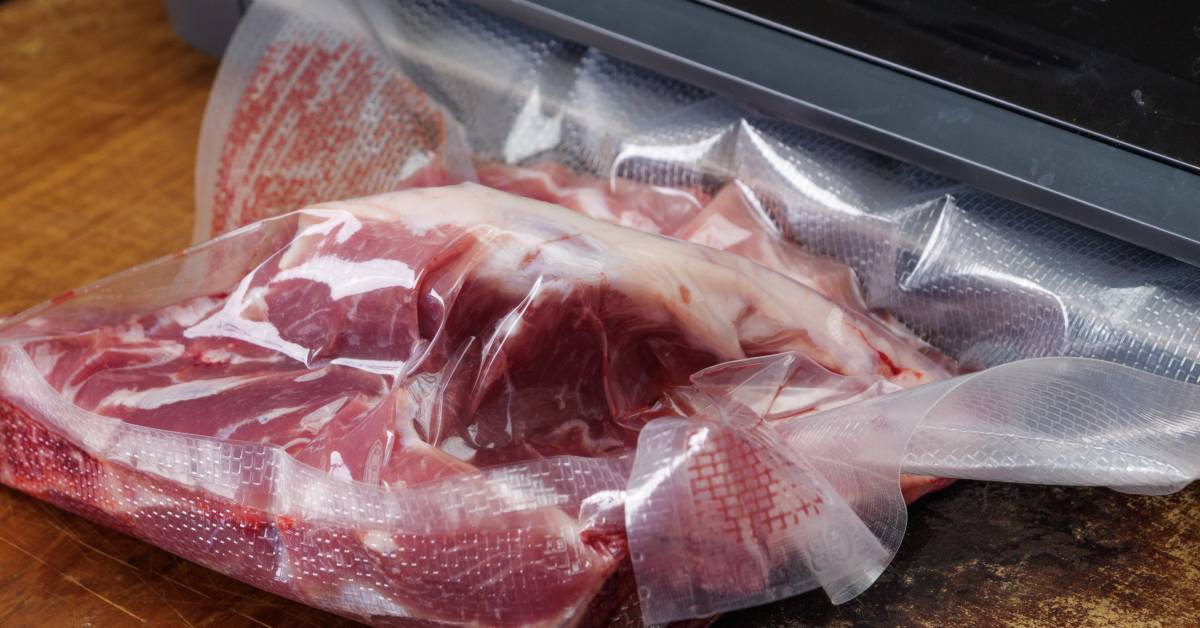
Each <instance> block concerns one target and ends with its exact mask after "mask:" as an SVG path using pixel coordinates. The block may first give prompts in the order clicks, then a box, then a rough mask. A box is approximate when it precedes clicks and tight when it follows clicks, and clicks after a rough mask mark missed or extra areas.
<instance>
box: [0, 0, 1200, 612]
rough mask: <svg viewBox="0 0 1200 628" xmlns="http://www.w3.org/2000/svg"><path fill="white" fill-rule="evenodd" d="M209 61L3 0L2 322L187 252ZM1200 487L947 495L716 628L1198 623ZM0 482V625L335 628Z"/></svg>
mask: <svg viewBox="0 0 1200 628" xmlns="http://www.w3.org/2000/svg"><path fill="white" fill-rule="evenodd" d="M216 67H217V64H216V62H215V61H214V60H212V59H210V58H207V57H205V56H203V55H202V54H200V53H198V52H195V51H193V50H190V49H189V48H187V47H186V46H185V45H184V44H183V43H182V42H181V41H179V40H178V39H177V38H176V37H175V36H174V35H173V34H172V32H171V31H170V28H169V26H168V24H167V22H166V16H165V14H164V12H163V8H162V5H161V3H160V2H158V1H156V0H138V1H136V2H119V1H118V0H89V1H88V2H80V1H78V0H75V1H67V0H7V1H4V0H0V234H2V235H0V315H6V314H10V313H13V312H16V311H19V310H21V309H23V308H25V307H28V306H30V305H33V304H35V303H37V302H39V301H42V300H44V299H48V298H50V297H52V296H54V295H56V294H59V293H62V292H64V291H66V290H68V289H71V288H74V287H77V286H80V285H83V284H86V283H89V282H91V281H93V280H95V279H98V278H100V277H103V276H105V275H108V274H110V273H113V272H116V271H119V270H122V269H124V268H127V267H129V266H131V265H133V264H136V263H139V262H144V261H147V260H149V259H152V258H154V257H157V256H159V255H164V254H167V253H170V252H173V251H176V250H178V249H180V248H182V247H184V246H186V245H187V244H188V239H189V237H190V234H191V225H192V218H191V215H192V179H193V173H192V171H193V166H194V163H195V148H196V137H197V134H198V133H199V129H200V119H201V116H202V114H203V109H204V102H205V98H206V96H207V93H208V89H209V86H210V84H211V82H212V79H213V77H214V75H215V72H216ZM1197 600H1200V490H1197V489H1196V488H1193V489H1190V490H1188V491H1185V492H1184V493H1182V494H1180V495H1176V496H1172V497H1167V498H1145V497H1128V496H1123V495H1119V494H1117V493H1113V492H1110V491H1091V490H1066V489H1054V488H1040V487H1013V486H1002V485H992V484H980V483H971V484H967V483H964V484H960V485H958V486H955V487H952V488H950V489H949V490H947V491H945V492H944V493H942V494H940V495H935V496H933V497H931V498H929V499H928V500H926V501H925V502H923V503H921V504H918V505H917V506H915V507H914V508H913V509H912V511H911V517H910V528H909V533H908V538H907V540H906V541H905V544H904V546H903V547H902V549H901V552H900V556H899V557H898V558H897V560H896V562H895V563H894V564H893V566H892V568H891V569H889V570H888V572H887V573H885V574H884V576H883V577H882V578H881V580H880V582H879V583H878V584H877V585H876V586H875V587H873V588H872V589H870V590H869V591H868V592H867V593H866V594H864V595H863V596H861V597H860V598H858V599H857V600H855V601H853V602H851V603H850V604H847V605H844V606H841V607H832V606H830V605H829V603H828V602H827V601H825V599H824V598H823V597H822V596H821V594H819V593H814V594H809V595H805V596H800V597H798V598H794V599H792V600H787V601H784V602H781V603H778V604H775V605H771V606H767V607H763V608H760V609H753V610H750V611H743V612H742V613H737V614H733V615H730V616H727V617H726V618H725V619H723V620H722V622H721V623H722V624H723V625H728V626H734V625H747V624H752V625H771V626H793V625H795V626H800V625H813V624H817V625H826V624H829V625H850V624H859V623H868V624H884V625H891V624H928V625H958V624H994V623H1001V622H1004V623H1019V624H1027V625H1077V624H1096V625H1103V624H1111V623H1117V622H1120V623H1128V624H1144V625H1155V624H1164V625H1200V604H1198V602H1197ZM338 624H342V625H349V624H350V622H346V621H344V620H340V619H338V618H335V617H333V616H331V615H328V614H325V613H322V612H320V611H316V610H313V609H309V608H306V607H304V606H301V605H298V604H295V603H292V602H289V601H287V600H283V599H281V598H278V597H275V596H273V595H269V594H266V593H262V592H260V591H257V590H256V589H253V588H251V587H248V586H246V585H243V584H241V583H238V582H236V581H234V580H231V579H229V578H225V577H224V576H221V575H219V574H216V573H214V572H211V571H209V570H207V569H204V568H202V567H199V566H196V565H194V564H192V563H189V562H187V561H183V560H180V559H178V558H176V557H174V556H172V555H170V554H167V553H166V552H162V551H160V550H157V549H155V548H153V547H151V546H149V545H146V544H144V543H141V542H139V541H136V540H134V539H131V538H129V537H126V536H123V535H121V534H117V533H115V532H111V531H109V530H106V529H104V528H101V527H99V526H96V525H93V524H91V523H89V522H88V521H86V520H84V519H82V518H79V517H76V516H74V515H71V514H68V513H66V512H64V511H61V510H58V509H56V508H53V507H51V506H47V505H45V504H43V503H41V502H38V501H36V500H33V499H31V498H29V497H26V496H24V495H21V494H19V493H17V492H15V491H12V490H9V489H6V488H0V626H97V627H107V626H140V625H151V626H172V625H178V626H208V625H218V626H221V628H231V627H234V626H264V625H265V626H305V625H313V626H331V625H338Z"/></svg>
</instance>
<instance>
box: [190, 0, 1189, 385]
mask: <svg viewBox="0 0 1200 628" xmlns="http://www.w3.org/2000/svg"><path fill="white" fill-rule="evenodd" d="M258 4H259V6H257V7H256V8H255V9H254V11H252V12H251V13H250V15H248V16H247V19H246V23H245V25H243V27H242V31H241V34H240V35H239V36H238V38H237V40H236V41H235V42H234V43H233V46H232V47H231V48H230V50H229V51H228V52H227V55H226V61H225V63H224V65H223V67H222V70H221V75H220V77H219V78H218V81H217V85H216V87H215V91H214V96H213V99H212V102H211V103H210V106H209V110H208V114H207V119H206V122H205V128H204V133H203V137H202V140H201V151H200V162H199V164H198V174H199V181H198V183H199V185H198V187H197V203H198V208H199V210H198V220H197V229H198V231H197V233H198V236H199V238H200V239H203V238H207V237H209V236H210V235H211V234H214V233H219V232H220V231H222V230H224V229H225V228H228V227H230V226H236V225H237V224H242V223H243V222H245V221H247V220H253V219H256V218H259V217H262V216H265V215H272V214H274V213H279V212H282V211H291V210H293V209H297V208H299V207H302V206H304V205H306V204H311V203H314V202H320V201H324V200H328V199H329V198H343V197H348V196H353V195H357V194H361V193H367V192H379V191H383V190H387V189H394V188H396V187H399V186H404V185H410V184H419V180H416V179H406V175H407V174H408V171H409V170H411V169H412V168H413V166H409V165H406V164H407V163H408V161H406V160H404V159H395V158H386V159H374V158H373V157H374V156H376V155H379V154H380V151H381V150H385V149H386V150H388V151H391V154H402V155H416V157H413V159H412V160H411V161H415V162H419V163H421V164H425V165H426V166H427V167H428V168H431V169H432V170H426V171H423V172H422V176H423V177H424V178H425V179H426V180H434V181H438V182H457V181H462V180H478V181H480V182H482V183H484V184H486V185H491V186H493V187H498V188H501V189H505V190H507V191H510V192H514V193H517V194H522V195H528V196H532V197H534V198H539V199H540V200H548V201H553V202H559V203H562V204H565V205H567V206H570V207H573V208H576V209H578V210H580V211H583V212H585V213H588V214H589V215H592V216H594V217H600V218H605V219H609V220H612V221H615V222H618V223H620V224H625V225H627V226H634V227H638V228H642V229H647V230H651V231H655V232H660V233H667V234H670V235H676V236H678V237H683V238H685V239H690V240H693V241H697V242H700V243H702V244H706V245H708V246H716V247H717V248H724V249H727V250H733V251H735V252H738V253H740V254H743V255H748V256H749V257H750V258H751V259H754V260H755V261H759V262H760V263H764V264H765V265H767V266H768V267H771V268H774V269H776V270H780V271H782V272H784V273H785V274H789V275H791V276H793V278H797V279H800V280H802V281H804V280H808V281H809V283H810V285H813V286H814V287H818V288H820V289H821V290H822V291H823V292H824V293H825V294H827V295H828V296H831V297H833V298H838V296H839V294H840V293H839V290H842V289H843V288H842V287H841V286H844V285H853V284H857V285H856V286H855V288H854V289H853V290H854V291H855V292H861V298H862V299H863V300H864V304H865V307H866V308H868V309H870V310H872V311H875V312H877V313H881V314H883V315H886V316H894V317H896V318H897V319H898V320H899V321H901V322H903V324H904V325H906V326H907V327H909V328H910V329H912V330H914V331H916V332H917V333H918V335H920V336H921V337H922V338H924V339H926V340H927V341H929V342H930V343H932V344H933V345H934V346H936V347H937V348H938V349H939V350H940V351H941V352H943V353H945V354H947V355H949V356H951V357H953V358H955V359H956V360H958V361H959V363H960V364H962V365H963V367H964V368H967V369H969V370H975V369H979V368H985V367H988V366H995V365H998V364H1003V363H1005V362H1009V361H1012V360H1016V359H1021V358H1032V357H1042V356H1055V355H1068V356H1079V357H1091V358H1097V359H1101V360H1107V361H1112V362H1116V363H1118V364H1125V365H1127V366H1132V367H1135V368H1139V369H1142V370H1145V371H1147V372H1151V373H1156V374H1159V375H1164V376H1167V377H1171V378H1173V379H1178V380H1182V381H1188V382H1196V381H1200V366H1198V365H1197V360H1198V359H1200V324H1198V323H1197V322H1196V315H1195V313H1196V312H1197V311H1200V270H1197V269H1196V268H1195V267H1192V266H1189V265H1187V264H1184V263H1182V262H1177V261H1175V260H1171V259H1169V258H1165V257H1162V256H1159V255H1156V254H1154V253H1151V252H1149V251H1146V250H1143V249H1140V248H1138V247H1135V246H1132V245H1129V244H1127V243H1124V242H1121V241H1119V240H1116V239H1114V238H1110V237H1107V236H1104V235H1101V234H1098V233H1095V232H1092V231H1089V230H1087V229H1084V228H1082V227H1078V226H1076V225H1073V224H1070V223H1067V222H1065V221H1062V220H1059V219H1056V218H1053V217H1050V216H1048V215H1046V214H1043V213H1041V212H1037V211H1034V210H1031V209H1029V208H1026V207H1022V206H1020V205H1017V204H1015V203H1012V202H1009V201H1005V200H1003V199H1000V198H996V197H994V196H990V195H988V194H985V193H982V192H979V191H977V190H974V189H971V188H969V187H966V186H962V185H959V184H956V183H955V182H953V181H948V180H946V179H944V178H942V177H939V176H937V175H934V174H931V173H929V172H926V171H923V170H921V169H919V168H915V167H913V166H910V165H907V164H904V163H900V162H897V161H895V160H892V159H889V158H886V157H883V156H880V155H877V154H873V153H871V152H870V151H866V150H863V149H860V148H857V147H855V146H852V145H850V144H847V143H844V142H841V141H838V140H836V139H833V138H830V137H828V136H824V135H821V134H817V133H814V132H811V131H808V130H805V129H803V128H800V127H797V126H795V125H791V124H788V123H786V122H781V121H778V120H773V119H770V118H768V117H765V116H761V115H757V114H755V113H754V112H752V111H748V110H746V109H744V108H742V107H740V106H738V105H737V104H736V103H731V102H728V101H726V100H724V99H722V98H720V97H718V96H714V95H713V94H710V93H708V92H705V91H703V90H700V89H697V88H695V87H692V86H689V85H687V84H684V83H681V82H679V81H676V80H673V79H670V78H667V77H663V76H660V75H657V74H654V73H651V72H648V71H646V70H644V69H641V68H638V67H637V66H634V65H631V64H628V63H624V62H622V61H619V60H616V59H613V58H611V57H608V56H606V55H604V54H602V53H599V52H597V51H596V50H594V49H590V48H587V47H585V46H581V45H579V44H576V43H573V42H569V41H564V40H560V39H556V38H554V37H552V36H549V35H546V34H544V33H540V32H538V31H535V30H532V29H529V28H526V27H523V26H520V25H517V24H515V23H513V22H511V21H508V20H504V19H501V18H498V17H494V16H492V15H490V14H488V13H487V12H486V11H483V10H481V9H479V8H477V7H474V6H471V5H470V4H468V3H463V2H446V1H440V0H418V1H416V2H349V3H344V4H342V3H304V2H296V1H288V0H269V1H267V2H261V3H258ZM318 51H319V52H318ZM326 57H328V59H326ZM301 58H302V59H303V61H297V59H301ZM345 59H354V60H356V63H358V64H359V65H351V64H349V63H348V62H346V61H345ZM361 68H369V70H365V71H364V70H362V69H361ZM352 70H353V71H352ZM352 76H353V77H360V76H366V77H370V79H369V81H370V84H369V85H368V86H359V83H354V84H353V86H352V85H351V79H350V77H352ZM357 80H358V81H359V82H360V83H361V82H367V81H368V79H366V78H359V79H357ZM396 91H403V92H404V93H406V94H410V95H411V96H412V98H414V99H418V100H419V102H420V103H421V104H420V105H419V106H412V105H411V104H410V103H404V105H403V106H396V102H395V100H394V99H392V98H390V97H389V96H388V94H390V93H392V92H396ZM418 94H419V95H420V96H419V98H418V96H417V95H418ZM348 103H350V104H348ZM435 109H436V110H437V112H438V114H437V115H432V116H431V115H426V112H428V111H433V110H435ZM298 111H302V112H303V115H300V114H297V113H296V112H298ZM431 120H436V122H433V121H431ZM247 129H273V130H274V133H275V136H272V137H265V136H262V135H256V134H255V133H254V132H250V131H247ZM343 129H354V131H353V132H350V131H348V130H347V131H344V132H343ZM418 130H419V131H418ZM294 133H302V134H304V135H301V136H300V137H307V136H308V135H312V136H321V137H326V138H333V137H336V138H338V139H336V140H334V139H326V140H323V142H322V143H321V148H322V149H321V150H314V149H312V147H311V144H312V142H301V141H296V140H288V143H287V144H286V146H287V147H288V149H287V150H278V149H277V148H276V146H277V145H279V144H280V143H281V142H282V140H280V139H278V137H279V136H280V135H282V136H286V137H291V136H292V135H294ZM431 137H433V138H437V139H430V138H431ZM273 138H274V139H273ZM437 146H440V147H441V148H440V149H439V148H431V147H437ZM347 163H348V164H352V165H353V166H354V167H352V168H346V167H345V166H344V164H347ZM362 164H365V166H363V165H362ZM364 167H365V170H364V169H363V168H364ZM393 170H394V171H393ZM409 176H411V175H409ZM228 189H237V190H243V192H242V194H243V195H242V196H239V197H237V198H234V197H231V196H229V194H226V193H224V192H223V191H222V190H228ZM255 190H269V191H270V193H265V194H257V193H255V192H253V191H255ZM284 190H286V191H287V192H286V194H285V193H283V191H284ZM730 223H732V224H730ZM797 245H798V246H797ZM789 258H791V259H789ZM814 258H821V259H824V260H830V261H832V262H835V263H826V264H825V265H824V267H823V268H820V269H818V270H815V271H814V270H811V269H814V268H817V267H818V266H820V264H818V263H816V262H814V261H813V259H814ZM845 267H849V268H850V269H852V270H853V271H854V272H855V273H856V274H857V279H858V280H857V282H848V283H842V282H840V281H839V283H838V285H837V286H833V287H825V288H821V287H820V285H819V284H818V283H817V282H819V281H821V277H823V276H825V275H828V274H830V273H833V274H836V273H837V272H839V269H840V272H846V269H845ZM814 274H818V275H820V276H819V277H812V275H814ZM856 298H860V297H859V296H858V295H857V294H853V293H846V294H845V298H839V301H840V302H843V303H851V302H852V301H853V300H854V299H856Z"/></svg>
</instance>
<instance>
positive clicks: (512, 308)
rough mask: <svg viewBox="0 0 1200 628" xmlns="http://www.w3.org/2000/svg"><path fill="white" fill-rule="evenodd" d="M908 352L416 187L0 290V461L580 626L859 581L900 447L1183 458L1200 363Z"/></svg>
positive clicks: (1022, 463) (667, 260)
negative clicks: (1176, 376)
mask: <svg viewBox="0 0 1200 628" xmlns="http://www.w3.org/2000/svg"><path fill="white" fill-rule="evenodd" d="M928 353H929V349H928V347H926V346H924V345H923V344H921V343H920V342H919V341H917V340H916V339H915V338H913V337H911V336H908V335H906V334H904V333H902V332H900V331H897V330H895V329H892V328H889V327H888V326H887V325H884V324H882V323H880V322H879V321H877V320H875V319H872V318H871V317H869V316H865V315H862V314H860V313H858V312H855V311H853V310H850V309H847V308H845V307H843V306H841V305H839V304H837V303H836V302H834V301H832V300H829V299H826V298H825V297H823V296H821V295H820V294H819V293H817V292H815V291H813V290H811V289H810V288H808V287H806V286H804V285H803V284H801V283H799V282H796V281H793V280H791V279H789V278H788V277H786V276H784V275H781V274H779V273H776V272H774V271H771V270H769V269H767V268H765V267H763V266H760V265H758V264H755V263H753V262H750V261H749V260H746V259H745V258H743V257H740V256H738V255H735V254H732V253H728V252H723V251H718V250H714V249H711V248H708V247H703V246H700V245H696V244H692V243H687V242H682V241H679V240H674V239H670V238H664V237H661V236H656V235H652V234H645V233H641V232H638V231H636V230H631V229H627V228H624V227H619V226H614V225H609V224H606V223H605V222H602V221H596V220H593V219H590V218H587V217H585V216H581V215H579V214H578V213H575V212H572V211H570V210H568V209H565V208H562V207H558V206H554V205H548V204H543V203H539V202H535V201H530V200H526V199H521V198H519V197H515V196H511V195H508V194H504V193H501V192H497V191H493V190H489V189H487V188H483V187H480V186H476V185H472V184H463V185H460V186H457V187H451V188H433V189H414V190H409V191H403V192H396V193H392V194H388V195H383V196H377V197H369V198H364V199H360V200H356V201H347V202H338V203H328V204H323V205H318V206H315V207H313V208H309V209H306V210H303V211H300V212H295V213H290V214H286V215H284V216H281V217H278V218H272V219H267V220H265V221H263V222H258V223H253V224H252V225H250V226H248V227H245V228H242V229H238V230H235V231H233V232H231V233H230V234H228V235H225V236H222V237H220V238H217V239H215V240H212V241H210V242H207V243H205V244H202V245H199V246H197V247H195V248H193V249H191V250H189V251H185V252H184V253H182V254H180V255H175V256H171V257H168V258H164V259H161V260H159V261H156V262H152V263H150V264H148V265H145V266H142V267H139V268H135V269H133V270H130V271H127V272H126V273H123V274H120V275H117V276H114V277H113V278H111V279H109V280H106V281H103V282H101V283H99V284H97V285H95V286H92V287H90V288H87V289H83V290H80V291H78V292H75V293H72V294H68V295H64V296H63V297H61V298H59V299H55V300H54V301H52V302H50V303H47V304H45V305H43V306H40V307H38V308H35V309H33V310H30V311H29V312H26V313H25V314H22V315H21V316H18V317H15V318H14V319H11V320H9V321H6V322H5V323H4V325H3V326H2V327H0V374H2V376H0V399H3V401H2V402H0V422H2V424H3V429H2V430H0V433H2V434H3V436H4V441H3V446H2V447H0V453H2V454H3V455H2V456H0V480H3V481H4V482H5V483H6V484H9V485H11V486H14V487H16V488H19V489H21V490H24V491H27V492H29V493H31V494H34V495H37V496H39V497H42V498H44V499H47V500H49V501H52V502H54V503H56V504H59V505H61V506H63V507H66V508H69V509H71V510H74V511H76V512H79V513H82V514H84V515H86V516H89V517H92V518H94V519H96V520H98V521H100V522H102V523H105V524H107V525H110V526H113V527H115V528H117V529H119V530H122V531H125V532H128V533H130V534H134V535H136V536H139V537H141V538H144V539H146V540H148V541H151V542H153V543H155V544H158V545H160V546H161V547H164V548H166V549H168V550H170V551H173V552H175V553H178V554H180V555H182V556H184V557H187V558H189V559H192V560H195V561H197V562H199V563H201V564H204V565H206V566H208V567H211V568H213V569H216V570H218V571H221V572H223V573H227V574H229V575H232V576H234V577H237V578H240V579H242V580H245V581H247V582H250V583H252V584H255V585H257V586H260V587H263V588H265V589H268V590H270V591H274V592H276V593H279V594H281V595H286V596H288V597H291V598H294V599H297V600H300V601H303V602H306V603H309V604H313V605H316V606H321V607H323V608H327V609H329V610H332V611H335V612H338V613H342V614H345V615H348V616H351V617H355V618H359V619H363V620H366V621H371V622H373V623H380V624H386V623H396V622H399V623H405V622H415V623H431V622H432V623H444V624H461V625H479V624H488V625H491V624H495V625H564V624H566V625H575V624H581V623H589V624H597V625H605V624H621V623H628V624H637V623H641V622H643V621H645V622H647V623H659V622H670V621H678V620H685V619H689V618H704V617H708V616H711V615H713V614H715V613H719V612H721V611H725V610H729V609H734V608H740V607H744V606H747V605H751V604H757V603H761V602H766V601H769V600H773V599H778V598H780V597H784V596H788V595H792V594H795V593H798V592H801V591H804V590H808V589H811V588H815V587H818V586H819V587H823V588H825V589H826V591H828V592H829V594H830V596H831V597H832V598H833V599H834V600H835V601H844V600H847V599H850V598H851V597H853V596H854V595H856V594H857V593H858V592H860V591H861V590H863V588H865V587H867V586H869V585H870V584H871V582H873V581H874V579H875V578H876V577H877V576H878V575H879V574H880V573H881V572H882V570H883V569H884V567H886V565H887V563H888V562H889V561H890V559H891V557H892V555H893V554H894V552H895V551H896V548H897V546H898V544H899V542H900V539H901V537H902V535H903V529H904V524H905V516H906V514H905V512H906V511H905V500H906V498H907V499H913V498H915V497H917V496H919V495H920V494H921V493H922V492H923V491H927V490H930V489H931V488H936V482H935V481H931V480H930V479H929V478H927V477H924V478H923V477H913V476H911V475H908V476H902V475H901V471H902V470H904V471H906V472H910V473H911V472H916V473H921V474H929V475H938V476H942V477H979V478H989V479H1002V480H1010V481H1045V482H1055V483H1060V484H1081V485H1109V486H1113V487H1116V488H1121V489H1123V490H1137V491H1141V492H1164V491H1169V490H1174V489H1177V488H1179V487H1180V486H1182V485H1184V484H1186V483H1187V482H1189V481H1191V480H1192V479H1194V478H1195V477H1196V475H1197V473H1198V472H1200V469H1197V468H1196V464H1195V458H1196V455H1195V454H1196V451H1197V449H1198V448H1200V442H1198V438H1200V415H1198V414H1197V413H1196V411H1195V410H1193V408H1196V407H1200V406H1197V402H1198V401H1200V398H1198V397H1200V388H1197V387H1195V386H1192V385H1189V384H1185V383H1180V382H1176V381H1173V380H1170V379H1167V378H1163V377H1158V376H1154V375H1149V374H1145V373H1142V372H1139V371H1135V370H1132V369H1128V368H1126V367H1121V366H1117V365H1113V364H1110V363H1104V362H1099V361H1094V360H1083V359H1074V358H1046V359H1042V360H1034V361H1022V362H1015V363H1012V364H1009V365H1005V366H1001V367H997V368H994V369H991V370H986V371H983V372H980V373H976V374H972V375H965V376H960V377H954V378H951V377H950V373H949V372H947V370H946V368H945V364H946V362H945V361H944V360H938V359H934V358H932V357H930V355H928ZM902 486H903V487H904V489H903V490H902ZM904 490H907V493H905V492H904Z"/></svg>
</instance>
